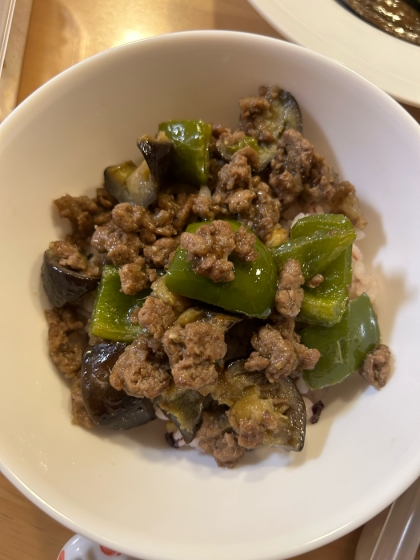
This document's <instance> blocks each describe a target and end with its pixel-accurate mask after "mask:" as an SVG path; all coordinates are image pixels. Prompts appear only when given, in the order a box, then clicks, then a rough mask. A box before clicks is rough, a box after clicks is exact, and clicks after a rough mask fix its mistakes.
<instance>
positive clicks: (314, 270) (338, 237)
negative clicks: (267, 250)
mask: <svg viewBox="0 0 420 560" xmlns="http://www.w3.org/2000/svg"><path fill="white" fill-rule="evenodd" d="M355 239H356V232H355V231H354V230H339V229H329V230H328V231H322V230H321V231H317V232H315V233H313V234H312V235H309V236H306V237H298V238H296V239H292V240H290V241H287V242H286V243H283V244H282V245H280V246H279V247H274V248H273V249H271V252H272V254H273V257H274V261H275V263H276V265H277V267H278V269H279V270H280V269H281V268H282V266H283V265H284V264H285V263H286V261H288V260H289V259H297V260H298V261H299V262H300V266H301V268H302V274H303V276H304V277H305V280H310V279H311V278H313V277H314V276H315V275H316V274H320V273H322V272H323V271H324V270H325V269H326V268H327V267H328V266H329V265H330V263H332V262H333V261H334V260H335V259H336V258H337V257H338V256H339V255H340V254H341V253H342V252H343V251H344V249H346V248H347V247H348V246H349V245H351V244H352V243H353V241H354V240H355Z"/></svg>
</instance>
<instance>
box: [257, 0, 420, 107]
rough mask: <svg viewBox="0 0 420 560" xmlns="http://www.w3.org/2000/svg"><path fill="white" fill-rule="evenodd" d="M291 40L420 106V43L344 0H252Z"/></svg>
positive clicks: (399, 98)
mask: <svg viewBox="0 0 420 560" xmlns="http://www.w3.org/2000/svg"><path fill="white" fill-rule="evenodd" d="M249 2H250V3H251V4H252V5H253V6H254V7H255V9H256V10H258V11H259V12H260V14H261V15H262V16H263V17H264V18H266V19H267V20H268V21H269V22H270V23H271V25H272V26H273V27H275V28H276V29H277V30H278V31H280V33H282V34H283V35H284V36H285V37H286V38H288V39H289V40H291V41H293V42H295V43H298V44H299V45H302V46H304V47H307V48H309V49H311V50H313V51H315V52H318V53H320V54H323V55H325V56H328V57H329V58H332V59H334V60H337V61H338V62H341V64H344V65H345V66H347V67H348V68H350V69H351V70H354V71H355V72H357V73H358V74H360V75H361V76H363V77H365V78H366V79H368V80H369V81H371V82H372V83H374V84H375V85H377V86H378V87H380V88H381V89H383V90H384V91H387V92H388V93H389V94H390V95H392V96H393V97H394V98H395V99H397V100H398V101H401V102H403V103H408V104H409V105H414V106H416V107H420V47H419V46H417V45H413V44H411V43H408V42H406V41H402V40H400V39H397V38H396V37H393V36H392V35H389V34H388V33H385V32H383V31H381V30H380V29H377V28H376V27H374V26H372V25H370V24H368V23H366V22H365V21H363V20H362V19H361V18H359V17H357V16H356V15H354V14H353V13H352V12H351V11H350V10H349V9H347V8H346V7H345V6H344V5H343V4H341V3H340V2H339V0H249Z"/></svg>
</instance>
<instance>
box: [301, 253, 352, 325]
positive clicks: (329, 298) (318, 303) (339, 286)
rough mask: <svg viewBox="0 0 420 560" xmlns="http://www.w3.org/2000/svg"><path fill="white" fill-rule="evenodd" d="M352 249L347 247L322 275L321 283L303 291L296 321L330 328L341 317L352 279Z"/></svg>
mask: <svg viewBox="0 0 420 560" xmlns="http://www.w3.org/2000/svg"><path fill="white" fill-rule="evenodd" d="M351 253H352V248H351V247H347V248H346V249H345V250H344V251H343V252H342V253H341V255H339V256H338V257H337V258H336V259H335V260H334V261H333V262H332V263H331V264H330V265H329V266H328V267H327V268H326V269H325V270H324V271H323V273H322V276H323V278H324V279H323V281H322V283H321V284H320V285H319V286H317V287H316V288H307V287H305V286H304V288H303V290H304V292H305V296H304V298H303V302H302V306H301V308H300V312H299V315H298V320H300V321H304V322H307V323H316V324H318V325H323V326H326V327H331V326H332V325H335V324H336V323H338V322H339V321H340V319H341V317H342V316H343V314H344V312H345V310H346V305H347V300H348V297H349V286H350V284H351V277H352V258H351Z"/></svg>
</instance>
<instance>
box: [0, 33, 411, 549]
mask: <svg viewBox="0 0 420 560" xmlns="http://www.w3.org/2000/svg"><path fill="white" fill-rule="evenodd" d="M269 83H276V84H279V85H281V86H282V87H283V88H285V89H287V90H289V91H291V92H292V93H293V94H294V95H295V96H296V98H297V99H298V102H299V103H300V106H301V108H302V111H303V120H304V132H305V136H307V137H308V138H309V139H310V140H311V141H312V142H313V143H315V145H316V147H317V150H318V151H319V152H320V153H322V154H324V155H325V156H327V158H328V159H329V160H330V161H332V162H333V163H334V164H335V165H336V167H337V169H338V170H339V172H340V174H341V176H342V177H343V178H344V179H347V180H350V181H352V182H353V183H354V184H355V185H356V186H357V189H358V193H359V196H360V199H361V201H362V205H363V209H364V211H365V213H366V216H367V218H368V220H369V227H368V229H367V237H366V240H365V241H364V242H363V244H362V248H363V250H364V253H365V259H366V262H367V263H370V270H371V271H373V272H374V273H375V274H376V276H377V277H378V279H379V287H380V293H379V297H378V312H379V319H380V323H381V326H382V334H383V340H384V341H385V342H386V343H388V344H389V345H390V346H391V348H392V351H393V353H394V356H395V368H394V373H393V376H392V378H391V379H390V381H389V384H388V386H387V387H386V388H385V389H383V390H382V391H380V392H377V391H376V390H375V389H373V388H371V387H368V386H367V385H366V384H365V383H364V382H363V381H362V380H361V379H360V378H359V376H357V375H355V376H353V377H352V378H350V379H348V380H347V381H346V382H345V383H343V384H342V385H341V386H339V387H336V388H335V389H332V390H331V391H330V393H329V395H328V398H327V399H326V408H325V411H324V413H323V415H322V417H321V421H320V422H319V423H318V424H317V425H314V426H310V427H309V429H308V433H307V443H306V446H305V448H304V451H303V452H302V453H300V454H292V453H291V454H287V453H285V452H281V451H275V450H274V451H267V452H264V451H262V452H253V453H249V454H247V457H246V460H245V461H244V463H243V464H242V465H240V466H239V467H238V468H236V469H234V470H224V469H218V468H217V467H216V465H215V462H214V460H213V458H212V457H210V456H206V455H203V454H200V453H199V452H198V451H197V450H194V449H189V450H186V449H182V450H174V449H172V448H170V447H168V446H167V445H166V443H165V442H164V438H163V427H162V426H160V425H159V423H158V422H155V423H152V424H151V425H147V426H145V427H143V428H139V429H135V430H132V431H129V432H127V433H113V432H112V433H110V432H105V431H100V430H98V431H86V430H83V429H81V428H78V427H75V426H73V425H72V424H71V422H70V396H69V389H68V386H67V383H66V382H65V381H64V380H63V379H62V378H61V377H60V375H59V374H58V373H57V372H56V371H55V369H54V367H53V366H52V364H51V362H50V360H49V357H48V352H47V344H46V330H47V329H46V324H45V320H44V317H43V308H44V307H46V306H47V302H46V299H45V296H44V294H43V292H42V289H41V284H40V277H39V271H40V264H41V256H42V253H43V251H44V250H45V248H46V247H47V245H48V243H49V241H50V240H52V239H56V238H57V237H59V236H60V235H61V234H62V224H61V223H59V221H58V219H57V217H56V214H55V213H54V211H53V208H52V205H51V200H52V199H53V198H55V197H58V196H60V195H61V194H63V193H66V192H68V193H70V194H73V195H78V194H82V193H89V192H93V189H94V188H95V187H96V186H98V185H100V183H101V178H102V171H103V169H104V168H105V167H106V166H107V165H110V164H113V163H117V162H120V161H123V160H126V159H129V158H137V157H138V150H137V147H136V138H137V136H138V135H140V134H142V133H146V132H148V133H152V134H153V133H154V132H155V130H156V126H157V123H158V122H160V121H163V120H166V119H170V118H201V119H203V120H207V121H213V122H221V123H226V124H228V125H231V126H234V125H235V123H236V122H237V116H238V106H237V101H238V99H239V98H240V97H243V96H247V95H252V94H254V93H255V92H256V91H257V88H258V86H259V85H261V84H269ZM0 169H1V200H2V204H1V207H0V212H1V219H0V228H1V230H0V231H1V247H2V262H3V272H2V288H1V294H2V305H1V317H2V321H1V330H0V333H1V337H0V340H1V344H2V367H1V373H0V387H1V390H0V426H1V431H0V463H1V468H2V471H3V472H4V473H5V474H6V476H7V477H9V479H10V480H11V481H12V482H13V483H14V484H15V485H16V486H17V487H18V488H19V489H20V490H22V491H23V492H24V494H25V495H26V496H28V497H29V498H30V499H31V500H33V501H34V502H35V503H36V504H37V505H39V506H40V507H41V508H42V509H43V510H44V511H46V512H47V513H49V514H50V515H52V516H53V517H55V519H57V520H58V521H60V522H62V523H64V524H65V525H67V526H68V527H70V528H72V529H74V530H75V531H77V532H79V533H82V534H84V535H86V536H88V537H90V538H92V539H94V540H95V541H97V542H99V543H101V544H102V545H105V546H108V547H109V548H112V549H115V550H119V551H121V552H125V553H127V554H131V555H132V556H136V557H141V558H144V559H147V560H214V559H215V558H217V560H279V559H281V558H287V557H290V556H292V555H295V554H298V553H303V552H305V551H308V550H310V549H313V548H316V547H317V546H320V545H322V544H325V543H327V542H329V541H331V540H333V539H335V538H337V537H339V536H341V535H343V534H344V533H346V532H348V531H350V530H352V529H354V528H356V527H357V526H358V525H360V524H361V523H363V522H364V521H366V520H367V519H368V518H370V517H372V516H373V515H374V514H376V513H377V512H379V511H380V510H381V509H383V508H384V507H385V506H386V505H387V504H388V503H390V502H391V501H392V500H393V499H394V498H395V497H396V496H397V495H398V494H400V493H401V492H402V491H403V490H404V489H405V488H406V487H407V486H408V485H409V484H411V483H412V482H413V481H414V479H415V478H416V477H417V476H418V475H419V474H420V431H419V430H418V426H419V425H420V406H419V404H418V403H419V401H420V376H419V375H418V371H417V370H418V354H417V350H418V346H419V342H418V333H419V325H420V322H419V317H420V298H419V288H420V282H419V274H420V266H419V262H420V259H419V257H418V255H419V247H420V228H419V226H418V211H419V208H420V189H419V184H420V129H419V127H418V125H417V124H416V123H415V122H414V121H413V120H412V119H411V117H409V115H408V114H407V113H406V112H404V110H403V109H401V107H400V106H399V105H398V104H397V103H396V102H394V101H393V100H392V99H391V98H390V97H388V96H387V95H386V94H384V93H382V92H381V91H379V90H378V89H376V88H375V87H374V86H372V85H371V84H369V83H368V82H366V81H365V80H364V79H362V78H360V77H359V76H357V75H356V74H354V73H352V72H350V71H349V70H346V69H345V68H343V67H341V66H339V65H338V64H337V63H334V62H331V61H330V60H327V59H325V58H323V57H321V56H318V55H316V54H313V53H311V52H309V51H307V50H304V49H302V48H300V47H297V46H294V45H290V44H286V43H282V42H279V41H276V40H274V39H269V38H264V37H259V36H255V35H244V34H238V33H230V32H211V31H210V32H207V31H205V32H192V33H181V34H175V35H169V36H162V37H158V38H154V39H150V40H147V41H144V42H140V43H133V44H129V45H126V46H124V47H120V48H117V49H115V50H111V51H108V52H106V53H104V54H101V55H98V56H96V57H93V58H91V59H90V60H87V61H86V62H83V63H81V64H79V65H77V66H75V67H74V68H71V69H70V70H68V71H66V72H64V73H63V74H62V75H60V76H58V77H57V78H56V79H54V80H52V81H51V82H50V83H49V84H47V85H46V86H44V87H42V88H41V89H40V90H39V91H37V92H36V93H35V94H34V95H32V96H31V97H30V98H29V99H28V100H26V101H25V102H24V103H22V105H21V106H20V107H18V108H17V110H16V111H15V112H14V113H13V114H12V115H11V116H10V117H9V118H8V119H7V120H6V121H5V122H4V123H3V124H2V126H1V127H0Z"/></svg>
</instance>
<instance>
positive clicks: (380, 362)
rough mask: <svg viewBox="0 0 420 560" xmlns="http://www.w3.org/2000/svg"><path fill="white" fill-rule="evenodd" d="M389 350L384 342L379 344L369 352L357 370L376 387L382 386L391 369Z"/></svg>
mask: <svg viewBox="0 0 420 560" xmlns="http://www.w3.org/2000/svg"><path fill="white" fill-rule="evenodd" d="M390 359H391V352H390V350H389V348H388V346H386V344H379V345H378V346H377V347H376V348H375V349H374V350H372V351H371V352H369V354H368V355H367V356H366V358H365V361H364V362H363V365H362V367H361V368H360V370H359V373H360V375H361V376H362V377H363V378H364V379H366V381H367V382H368V383H370V385H373V386H374V387H376V388H377V389H379V388H381V387H384V386H385V384H386V381H387V379H388V376H389V373H390V371H391V366H390Z"/></svg>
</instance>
